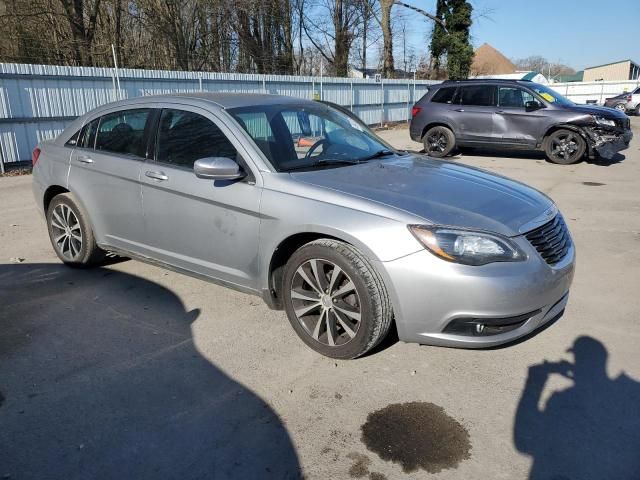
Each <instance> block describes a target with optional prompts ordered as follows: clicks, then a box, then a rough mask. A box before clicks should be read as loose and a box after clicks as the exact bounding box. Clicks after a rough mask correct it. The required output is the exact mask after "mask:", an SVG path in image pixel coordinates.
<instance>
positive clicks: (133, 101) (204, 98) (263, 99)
mask: <svg viewBox="0 0 640 480" xmlns="http://www.w3.org/2000/svg"><path fill="white" fill-rule="evenodd" d="M184 100H190V101H191V102H190V103H200V102H202V103H206V104H215V105H217V106H218V107H220V108H224V109H228V108H239V107H251V106H256V105H282V104H294V103H297V104H299V103H312V100H305V99H301V98H295V97H287V96H285V95H271V94H267V93H227V92H189V93H171V94H166V95H149V96H143V97H134V98H130V99H126V100H120V101H117V102H113V103H109V104H106V105H104V107H120V106H123V107H125V106H129V105H132V106H133V105H139V104H144V103H162V102H172V101H173V102H175V101H177V102H180V101H184Z"/></svg>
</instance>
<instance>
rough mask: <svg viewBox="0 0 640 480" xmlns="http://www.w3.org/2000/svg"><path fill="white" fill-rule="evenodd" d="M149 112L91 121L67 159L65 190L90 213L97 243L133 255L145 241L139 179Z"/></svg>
mask: <svg viewBox="0 0 640 480" xmlns="http://www.w3.org/2000/svg"><path fill="white" fill-rule="evenodd" d="M152 111H153V110H151V109H148V108H143V109H129V110H119V111H115V112H112V113H107V114H105V115H103V116H101V117H99V118H96V119H93V120H92V121H90V122H88V123H87V124H86V125H85V126H84V127H83V129H82V130H81V132H80V135H79V137H78V141H77V144H76V148H75V149H74V151H73V153H72V154H71V168H70V170H69V186H70V189H71V191H72V192H73V193H74V194H76V195H77V197H78V198H79V200H80V201H81V202H82V203H83V205H84V207H85V208H86V209H87V211H88V212H89V214H90V220H91V223H92V227H93V230H94V233H95V235H96V238H97V240H98V242H99V243H102V244H106V245H108V246H113V247H118V248H122V249H125V250H131V251H134V252H135V251H138V248H137V245H139V243H140V242H142V241H143V240H144V228H143V218H142V202H141V200H140V189H141V187H140V181H139V180H140V169H141V166H142V165H143V164H144V159H145V156H146V149H147V134H146V132H148V127H149V125H150V118H151V116H152V115H151V113H152Z"/></svg>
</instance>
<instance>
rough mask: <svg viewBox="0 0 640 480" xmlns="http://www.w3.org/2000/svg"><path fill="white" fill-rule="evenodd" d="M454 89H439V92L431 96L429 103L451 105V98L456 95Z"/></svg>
mask: <svg viewBox="0 0 640 480" xmlns="http://www.w3.org/2000/svg"><path fill="white" fill-rule="evenodd" d="M456 88H457V87H445V88H441V89H440V90H438V91H437V92H436V93H434V94H433V97H432V98H431V101H432V102H435V103H452V102H453V96H454V95H455V93H456Z"/></svg>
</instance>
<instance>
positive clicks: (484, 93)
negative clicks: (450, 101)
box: [459, 85, 496, 107]
mask: <svg viewBox="0 0 640 480" xmlns="http://www.w3.org/2000/svg"><path fill="white" fill-rule="evenodd" d="M460 90H461V93H460V95H459V96H460V103H462V105H478V106H485V107H486V106H493V105H495V102H494V96H495V95H494V92H495V90H496V87H495V86H493V85H466V86H464V87H460Z"/></svg>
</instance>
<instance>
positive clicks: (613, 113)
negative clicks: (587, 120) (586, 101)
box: [564, 104, 626, 120]
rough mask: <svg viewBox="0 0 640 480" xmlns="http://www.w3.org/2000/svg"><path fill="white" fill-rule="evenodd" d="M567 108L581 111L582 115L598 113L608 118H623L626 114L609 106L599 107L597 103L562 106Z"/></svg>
mask: <svg viewBox="0 0 640 480" xmlns="http://www.w3.org/2000/svg"><path fill="white" fill-rule="evenodd" d="M564 108H566V109H567V110H570V111H572V112H576V113H582V114H584V115H598V116H601V117H605V118H610V119H619V120H623V119H625V118H626V115H625V114H624V113H622V112H619V111H617V110H614V109H613V108H609V107H600V106H598V105H577V104H576V105H571V106H569V107H564Z"/></svg>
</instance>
